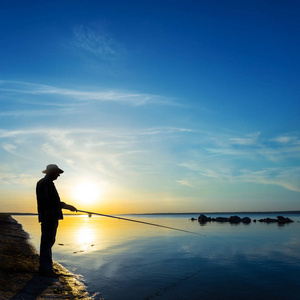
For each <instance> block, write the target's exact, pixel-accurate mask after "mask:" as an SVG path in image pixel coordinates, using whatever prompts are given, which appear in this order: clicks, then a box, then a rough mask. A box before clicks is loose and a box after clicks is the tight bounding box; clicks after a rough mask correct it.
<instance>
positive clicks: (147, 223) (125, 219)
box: [77, 210, 205, 236]
mask: <svg viewBox="0 0 300 300" xmlns="http://www.w3.org/2000/svg"><path fill="white" fill-rule="evenodd" d="M77 212H81V213H85V214H88V215H89V217H91V216H92V215H98V216H102V217H108V218H114V219H119V220H123V221H130V222H136V223H141V224H146V225H151V226H157V227H162V228H167V229H172V230H177V231H182V232H186V233H191V234H196V235H201V236H205V235H204V234H201V233H197V232H193V231H188V230H184V229H179V228H175V227H169V226H164V225H159V224H155V223H149V222H144V221H139V220H134V219H128V218H123V217H117V216H111V215H105V214H99V213H95V212H91V211H84V210H77Z"/></svg>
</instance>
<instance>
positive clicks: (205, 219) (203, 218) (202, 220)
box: [198, 214, 211, 223]
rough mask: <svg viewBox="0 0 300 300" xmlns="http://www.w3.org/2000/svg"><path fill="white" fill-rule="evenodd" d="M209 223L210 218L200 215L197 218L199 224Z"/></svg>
mask: <svg viewBox="0 0 300 300" xmlns="http://www.w3.org/2000/svg"><path fill="white" fill-rule="evenodd" d="M210 221H211V218H210V217H207V216H206V215H203V214H201V215H200V216H199V217H198V222H200V223H206V222H210Z"/></svg>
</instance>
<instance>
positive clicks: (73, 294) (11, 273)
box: [0, 213, 93, 300]
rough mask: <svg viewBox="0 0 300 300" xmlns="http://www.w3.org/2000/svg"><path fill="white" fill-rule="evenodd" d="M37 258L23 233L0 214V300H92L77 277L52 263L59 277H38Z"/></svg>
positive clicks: (19, 227)
mask: <svg viewBox="0 0 300 300" xmlns="http://www.w3.org/2000/svg"><path fill="white" fill-rule="evenodd" d="M38 266H39V255H38V253H37V251H36V249H35V248H34V246H33V245H31V244H30V243H29V234H28V233H27V232H25V231H24V230H23V228H22V225H21V224H19V223H18V222H17V221H16V220H15V219H14V218H13V217H12V216H11V215H10V214H3V213H0V300H6V299H13V300H18V299H20V300H21V299H93V298H92V297H91V296H90V295H89V293H88V292H87V289H86V286H85V285H84V284H83V283H82V282H81V281H80V280H79V276H77V275H75V274H73V273H71V272H70V271H68V270H67V269H66V268H65V267H63V266H62V265H60V264H59V263H57V262H54V266H53V268H54V270H55V271H56V273H58V274H59V275H60V276H59V278H58V279H52V278H48V277H44V276H41V275H39V273H38Z"/></svg>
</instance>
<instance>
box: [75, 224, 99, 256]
mask: <svg viewBox="0 0 300 300" xmlns="http://www.w3.org/2000/svg"><path fill="white" fill-rule="evenodd" d="M76 240H77V243H78V244H79V246H80V251H77V252H87V251H92V250H93V247H94V246H95V240H96V237H95V234H94V232H93V229H92V228H89V227H84V228H80V229H78V231H77V234H76Z"/></svg>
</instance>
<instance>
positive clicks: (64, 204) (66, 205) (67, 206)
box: [60, 202, 77, 211]
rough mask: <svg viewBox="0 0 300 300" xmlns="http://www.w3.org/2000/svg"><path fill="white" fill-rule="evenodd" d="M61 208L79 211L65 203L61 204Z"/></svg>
mask: <svg viewBox="0 0 300 300" xmlns="http://www.w3.org/2000/svg"><path fill="white" fill-rule="evenodd" d="M60 207H61V208H63V209H68V210H70V211H77V208H76V207H74V206H73V205H69V204H67V203H65V202H60Z"/></svg>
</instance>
